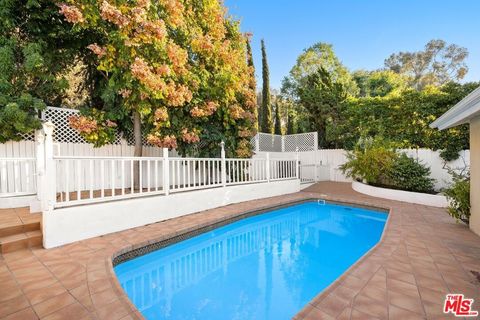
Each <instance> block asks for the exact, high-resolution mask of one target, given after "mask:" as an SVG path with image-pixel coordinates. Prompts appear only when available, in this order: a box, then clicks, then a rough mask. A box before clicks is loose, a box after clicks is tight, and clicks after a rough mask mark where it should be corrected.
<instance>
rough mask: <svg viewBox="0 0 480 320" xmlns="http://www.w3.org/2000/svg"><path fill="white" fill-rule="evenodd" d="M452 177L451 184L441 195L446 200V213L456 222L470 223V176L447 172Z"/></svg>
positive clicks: (451, 171)
mask: <svg viewBox="0 0 480 320" xmlns="http://www.w3.org/2000/svg"><path fill="white" fill-rule="evenodd" d="M449 172H450V174H451V175H452V180H453V182H452V184H451V185H450V186H449V188H447V189H445V190H444V191H443V193H444V194H445V195H446V197H447V200H448V213H449V214H450V215H451V216H452V217H453V218H455V219H456V220H457V221H459V220H462V221H463V222H465V223H467V224H468V223H469V221H470V175H469V174H463V173H456V172H454V171H453V170H449Z"/></svg>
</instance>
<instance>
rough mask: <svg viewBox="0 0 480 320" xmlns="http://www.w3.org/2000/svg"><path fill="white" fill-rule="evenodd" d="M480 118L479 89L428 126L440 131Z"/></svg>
mask: <svg viewBox="0 0 480 320" xmlns="http://www.w3.org/2000/svg"><path fill="white" fill-rule="evenodd" d="M476 116H480V87H478V88H477V89H475V90H473V91H472V92H471V93H470V94H469V95H468V96H466V97H465V98H463V99H462V101H460V102H459V103H457V104H456V105H454V106H453V107H452V108H451V109H450V110H448V111H447V112H445V113H444V114H443V115H442V116H441V117H439V118H438V119H437V120H435V121H434V122H432V123H431V124H430V127H431V128H438V129H440V130H443V129H448V128H451V127H455V126H458V125H460V124H464V123H468V122H469V121H470V120H471V119H472V118H474V117H476Z"/></svg>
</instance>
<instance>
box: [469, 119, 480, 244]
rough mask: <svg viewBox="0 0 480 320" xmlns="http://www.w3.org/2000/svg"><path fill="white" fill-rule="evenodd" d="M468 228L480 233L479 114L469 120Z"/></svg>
mask: <svg viewBox="0 0 480 320" xmlns="http://www.w3.org/2000/svg"><path fill="white" fill-rule="evenodd" d="M470 204H471V206H472V207H471V211H470V212H471V216H470V229H472V231H473V232H475V233H476V234H478V235H480V116H477V117H475V118H473V119H472V120H471V121H470Z"/></svg>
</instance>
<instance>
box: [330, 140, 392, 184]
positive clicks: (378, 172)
mask: <svg viewBox="0 0 480 320" xmlns="http://www.w3.org/2000/svg"><path fill="white" fill-rule="evenodd" d="M396 158H397V154H396V153H395V150H394V149H393V148H392V146H391V144H390V143H389V142H387V141H385V140H384V139H382V138H380V137H376V138H375V139H373V138H366V139H360V140H359V142H358V143H357V144H356V146H355V148H354V149H353V150H352V151H350V152H348V153H347V162H346V163H344V164H343V165H341V166H340V167H339V168H340V170H342V172H343V173H344V174H346V176H347V177H350V178H353V179H355V180H359V181H365V182H366V183H368V184H372V185H384V184H385V183H386V181H387V179H388V176H387V173H388V172H389V170H390V168H391V166H392V165H393V163H394V161H395V159H396Z"/></svg>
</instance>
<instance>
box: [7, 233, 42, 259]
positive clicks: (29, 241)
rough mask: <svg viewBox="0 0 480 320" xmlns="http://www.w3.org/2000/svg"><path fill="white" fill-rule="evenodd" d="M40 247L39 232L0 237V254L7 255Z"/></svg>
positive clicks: (40, 235)
mask: <svg viewBox="0 0 480 320" xmlns="http://www.w3.org/2000/svg"><path fill="white" fill-rule="evenodd" d="M41 245H42V232H41V231H40V230H35V231H29V232H22V233H17V234H13V235H9V236H5V237H0V252H1V253H2V254H3V253H9V252H13V251H17V250H22V249H27V248H33V247H38V246H41Z"/></svg>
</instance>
